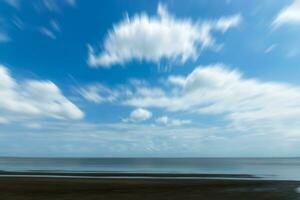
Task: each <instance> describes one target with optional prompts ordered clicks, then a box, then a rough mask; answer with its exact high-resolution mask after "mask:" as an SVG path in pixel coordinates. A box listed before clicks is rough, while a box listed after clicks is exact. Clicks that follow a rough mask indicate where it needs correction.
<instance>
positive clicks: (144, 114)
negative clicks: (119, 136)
mask: <svg viewBox="0 0 300 200" xmlns="http://www.w3.org/2000/svg"><path fill="white" fill-rule="evenodd" d="M151 117H152V113H151V112H150V111H149V110H146V109H143V108H137V109H135V110H133V111H132V112H131V113H130V115H129V118H128V119H125V120H124V121H125V122H126V121H129V122H142V121H145V120H147V119H150V118H151Z"/></svg>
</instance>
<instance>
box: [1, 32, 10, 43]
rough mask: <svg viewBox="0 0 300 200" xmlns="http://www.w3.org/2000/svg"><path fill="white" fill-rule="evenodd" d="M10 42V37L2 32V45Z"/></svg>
mask: <svg viewBox="0 0 300 200" xmlns="http://www.w3.org/2000/svg"><path fill="white" fill-rule="evenodd" d="M10 40H11V39H10V37H9V36H8V35H7V34H6V33H3V32H0V43H5V42H9V41H10Z"/></svg>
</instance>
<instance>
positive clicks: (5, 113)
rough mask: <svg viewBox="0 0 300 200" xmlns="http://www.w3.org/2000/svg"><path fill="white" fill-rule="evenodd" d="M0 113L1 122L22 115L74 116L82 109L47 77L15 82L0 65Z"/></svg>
mask: <svg viewBox="0 0 300 200" xmlns="http://www.w3.org/2000/svg"><path fill="white" fill-rule="evenodd" d="M0 113H1V118H2V120H1V121H2V122H3V121H4V122H10V121H11V122H14V121H20V120H21V121H22V120H26V119H31V120H34V119H43V118H50V119H57V120H77V119H82V118H83V117H84V113H83V112H82V111H81V110H80V109H79V108H78V107H77V106H76V105H74V104H73V103H72V102H71V101H69V100H68V99H67V98H66V97H65V96H64V95H63V94H62V93H61V91H60V89H59V88H58V87H57V86H56V85H55V84H54V83H52V82H50V81H38V80H25V81H22V82H17V81H16V80H15V79H14V78H13V77H12V76H11V74H10V72H9V70H8V68H7V67H5V66H3V65H1V66H0Z"/></svg>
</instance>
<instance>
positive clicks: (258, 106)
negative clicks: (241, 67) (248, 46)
mask: <svg viewBox="0 0 300 200" xmlns="http://www.w3.org/2000/svg"><path fill="white" fill-rule="evenodd" d="M168 80H169V81H170V84H173V86H170V87H169V88H168V89H167V90H164V89H163V88H139V89H137V90H136V91H135V92H134V93H133V95H131V96H130V97H128V98H127V99H125V100H124V101H123V102H122V103H123V104H125V105H131V106H136V107H144V108H151V107H156V108H161V109H165V110H167V111H171V112H189V113H194V114H198V115H219V116H221V117H223V118H224V119H225V120H227V121H228V122H230V123H229V125H230V126H235V127H239V128H245V129H249V130H250V129H251V130H252V128H260V130H262V128H271V127H273V129H275V127H277V128H278V129H276V130H279V129H280V130H281V131H282V130H283V129H284V127H286V129H287V130H289V133H292V132H294V133H293V134H298V133H297V130H299V128H300V123H298V121H297V120H296V119H298V118H299V117H300V103H299V102H300V87H298V86H293V85H289V84H285V83H276V82H262V81H259V80H256V79H246V78H244V77H243V75H242V74H241V73H240V72H239V71H237V70H230V69H229V68H228V67H226V66H224V65H222V64H216V65H210V66H206V67H203V66H200V67H198V68H196V69H195V70H194V71H193V72H192V73H190V74H189V75H187V76H177V77H175V78H174V77H169V79H168ZM140 90H143V91H147V92H140ZM293 127H294V128H293Z"/></svg>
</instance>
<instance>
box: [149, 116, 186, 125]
mask: <svg viewBox="0 0 300 200" xmlns="http://www.w3.org/2000/svg"><path fill="white" fill-rule="evenodd" d="M155 121H156V122H157V123H158V124H161V125H165V126H182V125H187V124H191V123H192V121H191V120H182V119H175V118H170V117H168V116H162V117H159V118H157V119H156V120H155Z"/></svg>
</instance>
